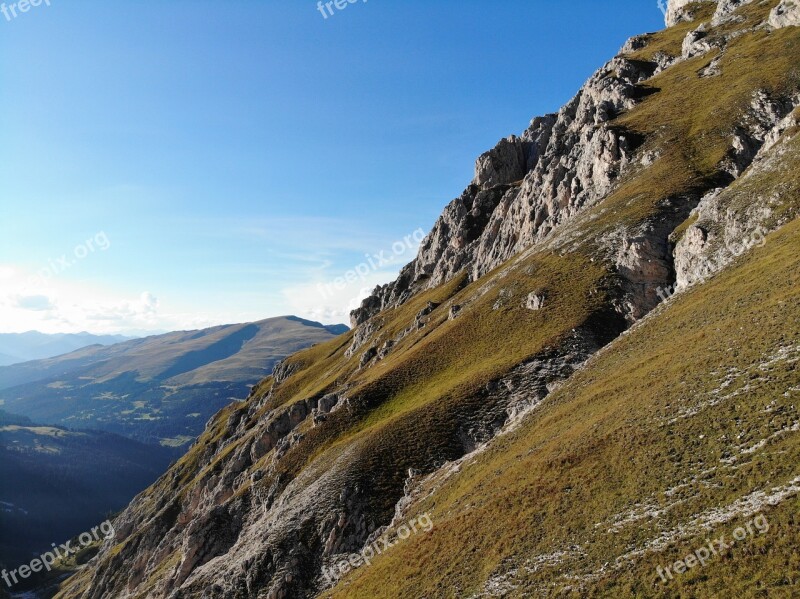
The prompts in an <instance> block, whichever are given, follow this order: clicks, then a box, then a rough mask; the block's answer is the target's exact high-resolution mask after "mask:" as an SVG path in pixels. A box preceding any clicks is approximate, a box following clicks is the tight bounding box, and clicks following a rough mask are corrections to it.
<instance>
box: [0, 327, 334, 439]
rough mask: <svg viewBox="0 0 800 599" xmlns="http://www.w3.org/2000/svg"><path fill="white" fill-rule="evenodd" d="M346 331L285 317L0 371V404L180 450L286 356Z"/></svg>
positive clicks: (162, 337) (129, 343)
mask: <svg viewBox="0 0 800 599" xmlns="http://www.w3.org/2000/svg"><path fill="white" fill-rule="evenodd" d="M341 330H342V327H341V326H339V327H324V326H323V325H320V324H319V323H315V322H311V321H307V320H302V319H300V318H297V317H294V316H288V317H280V318H271V319H268V320H263V321H260V322H255V323H248V324H239V325H226V326H219V327H213V328H210V329H204V330H201V331H181V332H175V333H167V334H165V335H157V336H154V337H146V338H142V339H134V340H131V341H126V342H124V343H118V344H116V345H112V346H108V347H102V346H92V347H87V348H84V349H81V350H78V351H76V352H72V353H69V354H66V355H63V356H58V357H56V358H50V359H47V360H38V361H34V362H26V363H23V364H17V365H14V366H8V367H4V368H0V400H2V401H3V402H4V407H5V408H6V409H8V410H9V411H12V412H16V413H19V414H25V415H27V416H29V417H30V418H31V419H33V420H36V421H37V422H47V423H53V424H61V425H64V426H70V427H81V428H97V429H100V430H106V431H110V432H114V433H118V434H122V435H125V436H128V437H132V438H135V439H138V440H140V441H145V442H148V443H158V442H161V443H164V444H170V445H175V446H180V445H183V444H185V443H187V442H188V441H190V440H191V439H192V438H193V437H194V436H196V435H197V434H199V433H200V431H202V429H203V426H204V424H205V422H206V421H207V420H208V418H210V417H211V415H213V414H214V413H215V412H216V411H217V410H219V409H220V408H222V407H223V406H225V405H227V404H228V403H230V402H231V401H233V400H235V399H241V398H243V397H246V396H247V394H248V392H249V390H250V386H252V385H253V384H255V383H257V382H258V381H259V380H261V379H262V378H263V377H265V376H266V375H268V374H269V373H270V372H271V371H272V368H273V366H274V365H275V364H276V363H277V362H278V361H279V360H280V359H281V358H283V357H285V356H286V355H288V354H291V353H293V352H295V351H298V350H300V349H302V348H304V347H308V346H309V345H312V344H314V343H320V342H322V341H327V340H329V339H331V338H332V337H334V336H335V335H337V334H339V333H340V332H341Z"/></svg>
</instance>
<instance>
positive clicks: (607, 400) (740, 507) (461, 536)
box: [324, 198, 800, 599]
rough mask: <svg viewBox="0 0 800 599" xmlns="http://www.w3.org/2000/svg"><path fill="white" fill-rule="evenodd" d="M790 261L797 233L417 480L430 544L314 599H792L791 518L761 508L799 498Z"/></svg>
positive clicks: (657, 318)
mask: <svg viewBox="0 0 800 599" xmlns="http://www.w3.org/2000/svg"><path fill="white" fill-rule="evenodd" d="M798 201H800V198H798ZM798 247H800V222H799V221H794V222H793V223H792V224H791V225H789V226H787V227H786V228H785V229H784V230H782V231H780V232H779V233H777V234H775V235H774V236H773V237H771V238H770V239H769V243H768V245H767V246H766V247H764V248H760V249H758V250H755V251H754V252H753V253H752V254H751V255H748V256H747V257H746V258H745V259H743V260H741V261H740V263H739V264H737V266H736V267H735V268H734V269H731V270H730V271H728V272H726V273H724V274H722V275H720V276H719V277H717V278H716V279H715V280H713V281H712V282H710V283H708V284H707V285H706V286H705V287H699V288H696V289H694V290H692V291H690V292H688V293H686V294H685V295H682V296H679V297H677V298H676V299H675V300H674V301H672V302H671V303H670V304H669V305H667V306H665V307H663V308H661V309H659V310H658V312H657V313H656V314H652V315H650V316H649V317H648V319H647V320H646V321H645V322H643V323H641V324H640V325H639V326H637V327H636V328H635V329H634V330H633V331H631V332H630V333H629V334H627V335H625V336H623V337H622V338H620V339H619V340H617V341H615V342H614V343H613V344H612V345H611V346H610V347H608V348H606V349H605V350H604V351H603V352H602V354H601V355H599V356H597V357H596V358H594V359H593V360H592V361H591V362H590V364H589V365H588V366H587V367H586V368H585V369H584V370H583V371H582V372H580V373H578V374H576V375H575V376H574V378H573V379H571V380H570V381H569V382H568V383H567V384H566V385H565V386H564V387H562V388H561V389H560V390H559V391H557V392H555V393H554V394H552V395H551V396H550V397H548V398H547V400H545V402H544V405H542V406H541V407H540V408H539V409H538V410H537V411H536V412H535V413H534V414H532V415H531V416H530V417H528V418H527V419H526V420H525V421H524V423H523V424H522V425H521V426H520V427H519V428H518V429H517V430H516V431H514V432H512V433H510V434H508V435H506V436H504V437H501V438H499V439H498V440H496V441H495V442H494V443H493V444H492V445H491V446H490V447H489V448H488V449H487V450H486V451H484V452H479V453H477V454H475V455H473V456H469V457H468V458H466V459H465V460H464V461H463V463H462V464H461V466H460V469H459V471H457V472H456V473H454V474H453V475H452V476H450V477H449V478H448V477H446V476H444V475H442V476H437V477H434V478H433V479H431V480H429V481H428V482H427V486H426V488H425V490H426V491H427V490H430V489H432V488H435V489H436V491H435V493H434V494H432V495H431V496H430V498H427V499H423V500H421V501H419V502H418V503H417V504H415V505H414V511H415V512H420V513H423V512H428V513H430V514H431V518H432V519H433V521H434V523H435V529H434V531H433V532H432V533H430V534H428V535H417V536H415V537H412V538H411V539H409V540H408V541H404V542H403V543H400V544H398V545H397V546H396V548H395V549H394V550H393V551H391V552H390V553H388V554H386V555H385V556H382V557H379V558H377V559H376V560H375V563H374V565H372V566H371V567H365V568H363V569H361V570H358V571H356V572H355V573H354V574H353V575H351V576H350V577H349V578H347V579H346V581H344V582H343V583H342V584H340V585H339V587H337V589H336V590H335V591H334V592H332V593H327V594H324V596H325V597H362V598H367V597H369V598H375V599H378V598H383V597H386V598H390V597H391V598H396V597H425V596H427V597H453V598H456V597H459V598H460V597H469V596H471V595H472V594H475V593H478V592H480V591H482V590H483V588H484V584H485V581H487V580H490V579H491V578H492V576H493V575H494V574H495V573H497V572H502V573H508V572H512V573H513V574H512V575H509V576H507V577H506V578H504V580H502V581H498V584H501V583H503V582H504V583H506V584H508V587H509V592H508V594H506V595H504V596H507V597H534V596H546V595H548V593H551V592H552V593H553V594H556V595H557V596H575V597H580V596H587V595H591V596H608V597H620V596H653V595H656V594H658V593H660V592H661V591H664V592H665V593H666V594H667V595H668V596H675V597H710V596H721V595H720V594H721V593H724V594H728V593H729V595H727V596H737V595H738V596H775V597H789V596H794V595H796V594H798V593H800V577H798V576H796V573H797V565H798V561H797V559H798V558H797V552H796V549H797V542H798V520H797V513H798V507H800V502H798V499H797V498H796V497H793V498H789V499H787V500H785V501H783V502H781V503H778V504H777V505H775V506H772V505H770V501H769V497H771V496H778V495H780V490H787V489H792V488H794V492H795V493H796V492H797V491H798V490H800V486H799V484H800V478H799V477H800V435H799V434H798V432H800V428H799V427H800V412H798V407H797V406H798V399H800V375H798V372H797V364H798V363H799V362H800V344H799V341H800V313H798V310H797V306H798V305H800V257H799V256H798V254H797V248H798ZM423 495H424V493H423ZM756 513H763V514H764V515H765V516H766V518H767V520H768V522H769V525H770V530H769V531H768V532H767V533H765V534H764V535H756V536H755V537H754V538H752V539H750V540H747V541H743V542H742V543H741V544H740V545H739V546H737V547H736V548H735V549H732V550H731V551H730V552H728V553H726V554H725V555H724V556H723V557H720V558H719V559H715V560H712V561H709V563H708V564H707V565H706V566H705V567H704V568H697V569H695V570H693V571H690V572H689V573H688V574H686V575H684V576H681V577H678V578H677V579H676V580H674V581H672V582H671V583H670V584H669V585H668V586H667V585H663V582H662V581H661V579H660V578H659V576H658V575H657V574H656V567H657V566H658V565H662V566H663V565H669V564H671V563H673V562H675V561H676V560H678V559H681V558H682V557H684V556H685V555H687V554H688V553H691V552H692V551H693V550H694V549H695V548H697V547H701V546H702V545H704V539H706V538H716V537H718V536H719V535H720V534H726V535H727V536H728V537H729V538H730V536H731V531H733V530H734V529H735V528H736V527H737V526H738V525H740V524H744V523H746V522H747V521H749V520H751V519H752V516H753V515H754V514H756ZM793 573H794V574H793ZM756 581H758V582H756ZM662 585H663V586H662ZM767 589H771V590H769V591H767ZM559 593H563V594H559Z"/></svg>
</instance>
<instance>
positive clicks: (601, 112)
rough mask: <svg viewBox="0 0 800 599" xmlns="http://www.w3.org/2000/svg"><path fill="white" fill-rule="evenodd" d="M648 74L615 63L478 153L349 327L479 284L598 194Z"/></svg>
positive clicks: (631, 140) (626, 137)
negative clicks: (463, 283)
mask: <svg viewBox="0 0 800 599" xmlns="http://www.w3.org/2000/svg"><path fill="white" fill-rule="evenodd" d="M629 45H630V44H629ZM657 69H658V65H657V64H655V63H650V62H643V61H637V60H629V59H627V58H626V57H624V56H618V57H616V58H614V59H613V60H611V61H610V62H609V63H607V64H606V65H605V66H604V67H603V68H602V69H600V70H599V71H598V72H597V73H595V75H594V76H593V77H592V78H591V79H590V80H589V81H588V82H587V83H586V85H584V86H583V87H582V88H581V90H580V92H579V93H578V95H577V96H575V97H574V98H573V99H572V101H570V102H569V103H568V104H567V105H566V106H565V107H564V108H562V109H561V111H559V113H558V114H551V115H547V116H544V117H538V118H536V119H534V120H533V121H532V122H531V125H530V127H529V128H528V129H527V130H526V131H525V132H524V133H523V134H522V136H521V137H514V136H512V137H509V138H506V139H503V140H501V141H500V143H499V144H498V145H497V146H496V147H495V148H494V149H492V150H490V151H489V152H487V153H485V154H483V155H482V156H481V157H480V158H479V159H478V161H477V164H476V167H475V179H474V180H473V182H472V184H471V185H470V186H469V187H467V189H466V190H465V191H464V193H463V194H462V195H461V196H460V197H459V198H457V199H455V200H453V201H452V202H451V203H450V204H449V205H448V206H447V208H445V211H444V213H443V214H442V216H441V217H440V218H439V220H438V221H437V222H436V224H435V225H434V228H433V230H432V231H431V232H430V233H429V234H428V236H427V237H426V238H425V239H424V240H423V242H422V245H421V247H420V250H419V253H418V255H417V258H416V259H415V260H414V261H413V262H412V263H410V264H409V265H407V266H406V267H405V268H403V270H402V271H401V273H400V276H399V277H398V279H397V280H396V281H395V282H394V283H390V284H388V285H385V286H383V287H379V288H377V289H376V290H375V292H374V293H373V295H372V296H370V297H369V298H367V299H366V300H364V302H363V303H362V305H361V306H360V307H359V308H358V309H357V310H355V311H354V312H353V313H352V315H351V321H352V323H353V325H359V324H361V323H363V322H366V321H367V320H368V319H369V318H370V317H371V316H373V315H374V314H376V313H377V312H379V311H381V310H383V309H386V308H387V307H390V306H395V305H399V304H401V303H403V302H404V301H405V300H407V299H408V298H409V297H411V296H412V295H413V294H414V293H417V292H418V291H420V290H422V289H428V288H431V287H435V286H437V285H440V284H441V283H443V282H445V281H448V280H449V279H451V278H452V277H453V276H455V275H456V273H458V272H459V271H461V270H462V269H465V268H466V269H468V270H469V272H470V278H471V280H474V279H477V278H479V277H480V276H482V275H483V274H485V273H487V272H488V271H490V270H491V269H492V268H494V267H496V266H498V265H499V264H501V263H503V262H504V261H506V260H507V259H509V258H510V257H511V256H513V255H515V254H517V253H518V252H520V251H521V250H523V249H525V248H526V247H529V246H531V245H532V244H534V243H536V242H537V241H539V240H541V239H543V238H545V237H546V236H547V235H548V234H549V233H550V232H551V231H553V229H554V228H556V227H557V226H558V225H559V224H560V223H562V222H564V221H565V220H568V219H569V218H571V217H572V216H574V215H575V214H577V213H578V212H580V211H581V210H583V209H585V208H587V207H589V206H591V205H593V204H594V203H596V202H597V201H598V200H599V199H601V198H602V197H604V196H605V195H607V194H608V192H609V191H610V190H611V189H612V187H613V185H614V182H615V181H616V180H617V179H618V178H619V176H620V173H621V172H622V171H624V169H625V167H626V166H627V164H628V162H629V161H630V159H631V157H632V155H633V153H634V152H635V150H636V149H637V147H638V145H639V143H640V142H641V140H639V139H638V137H637V136H636V134H635V133H633V132H628V131H624V130H620V129H619V128H617V127H614V125H613V120H614V118H615V117H616V115H618V114H620V113H621V112H623V111H625V110H629V109H630V108H632V107H633V106H634V105H635V104H636V102H637V101H638V100H639V99H641V96H640V93H641V90H640V88H639V87H637V86H638V84H640V83H642V82H643V81H645V80H646V79H648V78H649V77H651V76H652V75H653V74H654V73H655V72H656V70H657Z"/></svg>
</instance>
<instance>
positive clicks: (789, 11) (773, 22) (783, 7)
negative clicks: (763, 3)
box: [769, 0, 800, 29]
mask: <svg viewBox="0 0 800 599" xmlns="http://www.w3.org/2000/svg"><path fill="white" fill-rule="evenodd" d="M769 24H770V26H771V27H774V28H775V29H780V28H781V27H798V26H800V1H798V0H781V2H780V4H778V6H776V7H775V8H773V9H772V12H770V14H769Z"/></svg>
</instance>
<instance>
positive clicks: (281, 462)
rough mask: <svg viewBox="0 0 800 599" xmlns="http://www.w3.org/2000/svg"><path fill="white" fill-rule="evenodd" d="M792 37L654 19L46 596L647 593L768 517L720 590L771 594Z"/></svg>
mask: <svg viewBox="0 0 800 599" xmlns="http://www.w3.org/2000/svg"><path fill="white" fill-rule="evenodd" d="M793 11H794V8H793V7H792V4H791V3H790V2H786V1H779V0H769V1H766V2H734V1H731V0H721V1H720V2H705V3H686V2H679V1H672V2H670V4H669V6H668V14H667V18H668V23H670V24H672V26H671V27H669V28H668V29H666V30H665V31H662V32H658V33H651V34H645V35H641V36H637V37H634V38H632V39H631V40H630V41H629V42H628V43H627V44H626V45H625V46H624V47H623V48H622V49H621V51H620V54H619V55H618V56H617V57H615V58H613V59H612V60H611V61H609V62H608V63H607V64H606V65H604V66H603V68H601V69H600V70H599V71H598V72H597V73H595V75H593V76H592V78H591V79H590V80H589V81H588V82H587V83H586V85H584V86H583V87H582V88H581V90H580V91H579V92H578V94H577V96H576V97H575V98H574V99H573V100H571V101H570V102H569V103H568V104H567V105H566V106H565V107H564V108H563V109H562V110H560V111H559V112H558V113H557V114H553V115H546V116H544V117H539V118H535V119H533V121H532V122H531V124H530V126H529V127H528V128H527V129H526V130H525V131H524V132H523V133H522V134H521V135H520V136H510V137H507V138H505V139H503V140H501V141H500V142H499V143H498V145H497V146H496V147H495V148H493V149H492V150H490V151H488V152H487V153H485V154H483V155H482V156H481V157H479V158H478V160H477V163H476V169H475V177H474V179H473V181H472V182H471V183H470V184H469V186H468V187H467V189H466V190H465V191H464V192H463V193H462V195H461V196H459V197H458V198H457V199H455V200H453V201H452V202H451V203H450V204H449V205H448V206H447V207H446V208H445V210H444V212H443V213H442V216H441V217H440V218H439V220H438V221H437V223H436V224H435V226H434V228H433V230H432V231H431V232H430V233H429V234H428V236H427V237H426V239H425V240H424V241H423V243H422V246H421V248H420V250H419V254H418V256H417V257H416V259H415V260H414V261H413V262H412V263H410V264H409V265H407V266H406V267H405V268H404V269H403V270H402V272H401V273H400V276H399V277H398V279H397V280H396V281H394V282H393V283H390V284H389V285H386V286H383V287H380V288H378V289H376V290H375V292H374V294H373V295H372V296H371V297H370V298H368V299H367V300H365V302H364V304H363V305H362V306H361V307H360V308H359V309H358V310H356V311H355V312H354V313H353V315H352V320H353V324H354V325H356V326H355V329H354V330H353V331H351V332H349V333H347V334H346V335H343V336H341V337H339V338H337V339H335V340H332V341H330V342H327V343H324V344H320V345H318V346H316V347H314V348H311V349H309V350H306V351H303V352H300V353H298V354H295V355H294V356H292V357H290V358H288V359H287V360H285V361H284V362H283V363H282V364H281V365H279V367H277V368H276V369H275V371H274V373H273V375H272V376H271V377H269V378H267V379H266V380H264V381H263V382H262V383H261V384H260V385H258V386H257V387H256V388H254V390H253V393H252V394H251V396H250V398H249V399H248V400H247V402H244V403H241V404H237V405H232V406H229V407H227V408H225V409H224V410H223V411H221V412H220V413H219V414H217V416H215V417H214V418H213V419H212V420H211V421H210V422H209V424H208V427H207V429H206V432H205V433H204V434H203V435H202V436H201V438H200V439H199V440H198V441H197V443H196V444H195V445H194V447H193V448H192V450H191V451H190V452H189V453H188V454H187V455H186V456H185V457H184V458H183V459H182V460H181V461H180V462H179V463H178V464H176V465H175V467H173V468H172V469H171V470H170V471H169V472H168V473H167V474H166V475H165V476H164V477H163V478H162V479H161V480H160V481H159V482H158V483H157V484H155V485H154V486H153V487H151V488H150V489H149V490H148V491H147V492H145V493H144V494H142V495H141V496H139V497H138V498H137V499H136V500H135V501H134V502H133V503H132V504H131V505H130V506H129V507H128V509H127V510H125V512H123V513H122V514H121V515H120V516H119V518H118V519H117V521H116V523H115V529H116V531H117V533H116V537H115V538H114V539H113V541H110V542H109V543H107V545H106V546H105V547H104V549H103V551H102V552H101V553H100V555H99V556H98V557H97V558H95V560H93V562H92V563H91V564H90V566H89V567H87V568H86V569H85V570H84V571H82V572H81V573H80V574H78V575H77V576H76V577H74V578H72V579H70V580H69V581H67V582H66V583H65V584H64V585H63V588H62V593H61V597H65V598H66V597H84V598H86V599H100V598H102V597H107V596H114V597H170V598H176V599H177V598H189V597H207V598H226V599H227V598H245V597H259V598H269V599H277V598H289V597H313V596H326V597H327V596H335V597H476V598H477V597H533V596H548V595H552V594H554V593H555V594H563V595H564V596H576V597H577V596H588V595H592V594H608V595H610V596H626V595H639V596H653V595H658V594H659V593H660V592H661V590H660V589H659V588H657V585H658V584H660V583H659V581H658V580H654V579H653V576H652V571H651V570H650V567H651V565H652V564H653V563H658V560H663V559H668V558H669V559H672V558H673V557H674V556H673V555H672V553H670V552H671V551H673V549H672V547H673V545H675V544H676V543H677V544H679V546H678V548H677V549H676V550H675V551H680V550H681V547H680V543H687V544H688V547H689V548H690V547H694V546H695V545H694V544H693V543H694V541H693V539H694V538H695V536H697V535H701V534H702V535H708V534H712V533H713V532H714V531H716V530H718V529H719V528H720V527H726V526H729V525H730V524H731V523H733V522H736V521H738V520H737V519H740V518H751V517H753V516H754V514H755V513H756V512H757V511H758V510H768V509H771V510H773V511H772V512H770V517H771V518H772V522H773V523H774V526H775V527H777V528H778V529H779V530H781V527H783V529H782V530H784V534H783V535H782V536H777V537H773V539H772V544H771V545H770V547H771V548H770V549H769V550H766V549H765V550H764V551H760V550H759V548H760V547H762V546H763V545H757V546H756V549H754V550H752V551H751V552H750V553H748V554H747V555H748V556H750V557H749V558H748V560H742V561H738V562H736V563H735V566H736V567H738V568H741V570H742V571H743V572H749V573H752V572H768V573H769V574H763V575H761V576H762V578H763V580H762V584H763V585H773V586H772V587H769V588H777V587H780V586H782V587H783V590H786V591H788V592H789V593H791V592H792V589H794V590H798V589H797V585H798V581H797V577H796V576H795V575H794V574H791V573H784V571H783V570H781V564H787V563H791V558H790V557H789V556H791V555H792V554H793V552H794V551H795V550H796V547H795V546H794V545H793V544H792V542H791V541H787V540H786V539H791V538H792V536H791V534H790V533H787V532H786V531H787V530H791V526H792V522H793V520H792V510H791V503H790V502H791V501H793V499H792V498H793V497H794V496H795V495H796V493H797V492H798V491H800V487H798V482H797V481H798V480H800V478H798V474H800V473H798V472H797V469H798V468H797V463H798V460H797V459H796V456H798V455H800V454H798V443H797V434H796V433H797V431H798V430H800V428H798V427H797V422H798V421H800V415H798V413H797V409H796V408H795V402H796V393H797V389H798V388H800V381H798V378H797V373H796V370H794V366H793V365H794V364H795V363H796V361H797V351H798V347H797V344H796V340H797V336H798V334H800V314H798V309H797V306H798V305H800V298H798V295H797V293H798V291H797V290H798V281H799V280H800V279H799V277H800V274H798V273H800V263H798V258H797V255H796V248H797V244H798V240H800V231H798V219H797V217H798V214H799V213H800V212H799V211H800V200H799V199H798V198H800V195H798V191H799V190H800V181H798V178H797V175H796V174H795V173H796V172H798V169H797V161H798V158H800V156H798V154H797V150H798V142H799V140H800V138H798V136H797V133H798V125H797V117H798V109H797V105H798V92H800V72H798V68H797V56H798V55H800V30H798V28H796V27H794V26H793V25H791V23H792V22H793V18H794V17H793V16H792V15H793V14H794V12H793ZM792 248H794V250H795V251H792ZM768 282H772V283H774V284H772V283H768ZM667 298H670V299H669V300H668V301H664V300H666V299H667ZM745 320H747V321H748V323H750V325H749V326H743V324H742V323H743V322H744V321H745ZM717 413H719V414H720V415H721V416H720V417H716V416H715V415H716V414H717ZM787 506H788V507H787ZM428 516H430V521H431V522H432V526H431V527H430V528H428V527H425V528H424V529H423V530H418V528H419V527H415V526H413V523H419V522H421V521H426V522H427V521H428V520H425V519H424V518H423V517H425V518H427V517H428ZM411 528H413V529H414V533H413V534H412V533H411V530H410V529H411ZM794 538H796V536H795V537H794ZM375 547H378V550H376V549H375ZM673 561H674V560H673ZM728 565H729V562H728V560H720V562H719V565H718V566H715V567H716V568H717V569H716V570H714V569H713V568H714V567H712V568H711V569H707V570H705V571H704V577H703V578H699V579H696V578H691V577H690V579H687V580H691V581H692V584H694V585H695V586H693V587H692V588H691V590H689V591H687V593H688V594H690V595H693V596H714V595H715V594H718V593H719V592H720V587H719V586H717V587H715V586H714V585H715V584H717V582H715V581H723V582H724V583H725V584H727V585H728V586H727V588H734V589H735V588H737V587H736V585H740V584H744V583H746V582H747V580H748V578H747V576H744V577H743V578H742V579H741V580H740V579H738V578H735V577H733V578H731V576H732V575H731V574H730V572H729V571H728V570H726V568H727V567H728ZM784 569H785V568H784ZM734 570H735V568H734ZM773 570H774V572H773ZM712 572H717V573H718V574H719V578H716V579H715V578H714V577H713V576H710V573H712ZM787 572H788V570H787ZM635 573H636V574H638V577H636V576H634V574H635ZM748 576H751V578H752V576H754V574H752V575H751V574H748ZM764 577H766V578H764ZM731 581H733V582H731ZM728 583H730V584H728ZM734 583H735V584H734ZM680 584H682V583H676V585H680ZM687 584H688V583H687ZM792 585H794V586H792ZM675 588H676V589H677V588H682V587H680V586H676V587H675ZM764 588H767V587H764Z"/></svg>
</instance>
